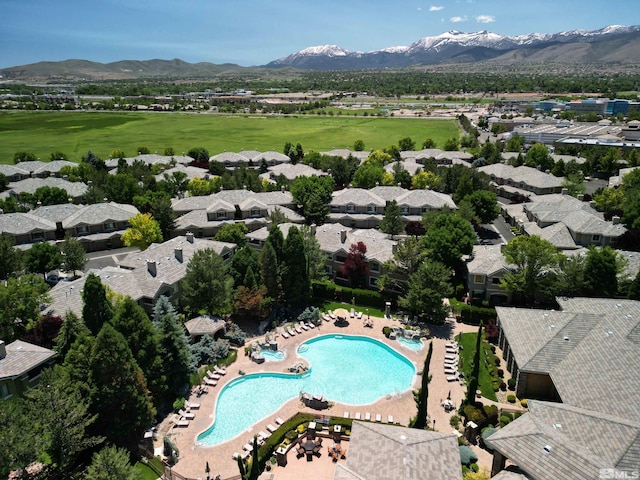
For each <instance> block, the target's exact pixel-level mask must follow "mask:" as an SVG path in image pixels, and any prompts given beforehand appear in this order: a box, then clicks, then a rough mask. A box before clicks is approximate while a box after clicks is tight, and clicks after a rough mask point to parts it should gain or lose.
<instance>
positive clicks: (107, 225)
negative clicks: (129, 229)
mask: <svg viewBox="0 0 640 480" xmlns="http://www.w3.org/2000/svg"><path fill="white" fill-rule="evenodd" d="M104 229H105V230H107V231H109V230H115V229H116V225H115V223H113V222H107V223H105V224H104Z"/></svg>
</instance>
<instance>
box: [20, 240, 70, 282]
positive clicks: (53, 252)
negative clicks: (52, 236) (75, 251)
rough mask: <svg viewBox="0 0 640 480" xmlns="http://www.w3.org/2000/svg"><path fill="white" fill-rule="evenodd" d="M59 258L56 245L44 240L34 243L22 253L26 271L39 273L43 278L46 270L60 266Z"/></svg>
mask: <svg viewBox="0 0 640 480" xmlns="http://www.w3.org/2000/svg"><path fill="white" fill-rule="evenodd" d="M61 260H62V259H61V257H60V251H59V250H58V249H57V247H56V246H55V245H51V244H50V243H46V242H40V243H34V244H33V245H32V246H31V248H30V249H29V250H27V251H26V252H25V253H24V264H25V267H26V268H27V271H28V272H32V273H41V274H42V276H43V278H44V276H45V275H46V273H47V272H49V271H51V270H55V269H57V268H58V267H60V263H61Z"/></svg>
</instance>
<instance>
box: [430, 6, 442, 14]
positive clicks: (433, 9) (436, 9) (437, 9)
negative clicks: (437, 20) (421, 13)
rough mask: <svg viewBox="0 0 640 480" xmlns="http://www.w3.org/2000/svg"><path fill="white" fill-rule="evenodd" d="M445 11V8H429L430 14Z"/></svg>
mask: <svg viewBox="0 0 640 480" xmlns="http://www.w3.org/2000/svg"><path fill="white" fill-rule="evenodd" d="M443 9H444V7H438V6H436V5H431V6H430V7H429V11H430V12H439V11H440V10H443Z"/></svg>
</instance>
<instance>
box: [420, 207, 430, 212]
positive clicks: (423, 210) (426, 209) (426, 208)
mask: <svg viewBox="0 0 640 480" xmlns="http://www.w3.org/2000/svg"><path fill="white" fill-rule="evenodd" d="M429 210H431V209H430V208H429V207H422V213H427V212H428V211H429Z"/></svg>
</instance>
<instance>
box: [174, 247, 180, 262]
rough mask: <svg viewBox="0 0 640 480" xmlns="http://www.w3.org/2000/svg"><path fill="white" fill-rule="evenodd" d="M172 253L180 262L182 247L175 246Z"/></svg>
mask: <svg viewBox="0 0 640 480" xmlns="http://www.w3.org/2000/svg"><path fill="white" fill-rule="evenodd" d="M174 253H175V255H176V260H178V261H179V262H180V263H182V249H181V248H176V249H175V250H174Z"/></svg>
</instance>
